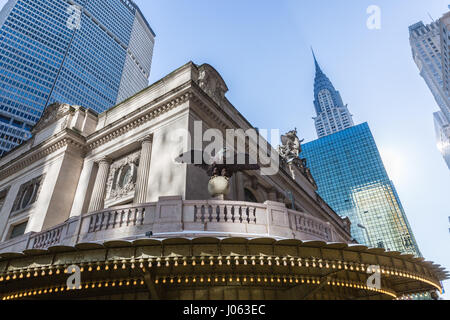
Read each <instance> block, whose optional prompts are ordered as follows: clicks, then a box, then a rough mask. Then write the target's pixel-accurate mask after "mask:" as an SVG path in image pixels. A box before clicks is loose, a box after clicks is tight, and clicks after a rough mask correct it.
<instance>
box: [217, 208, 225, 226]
mask: <svg viewBox="0 0 450 320" xmlns="http://www.w3.org/2000/svg"><path fill="white" fill-rule="evenodd" d="M217 208H218V215H217V222H225V219H226V215H227V206H224V205H218V206H217Z"/></svg>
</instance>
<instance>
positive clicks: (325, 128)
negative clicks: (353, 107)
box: [312, 50, 354, 138]
mask: <svg viewBox="0 0 450 320" xmlns="http://www.w3.org/2000/svg"><path fill="white" fill-rule="evenodd" d="M312 52H313V57H314V63H315V65H316V76H315V80H314V106H315V109H316V113H317V117H316V118H314V121H315V125H316V131H317V135H318V137H319V138H322V137H325V136H327V135H330V134H333V133H336V132H338V131H342V130H345V129H347V128H350V127H352V126H353V125H354V123H353V119H352V115H351V114H350V111H349V110H348V108H347V105H344V102H343V101H342V97H341V94H340V93H339V91H337V90H336V89H335V88H334V86H333V84H332V83H331V81H330V79H328V77H327V76H326V75H325V73H323V71H322V69H321V68H320V65H319V63H318V62H317V58H316V55H315V53H314V50H313V51H312Z"/></svg>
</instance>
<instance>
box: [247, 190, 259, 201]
mask: <svg viewBox="0 0 450 320" xmlns="http://www.w3.org/2000/svg"><path fill="white" fill-rule="evenodd" d="M244 193H245V202H253V203H258V200H257V199H256V197H255V195H254V194H253V192H251V191H250V190H248V189H247V188H245V189H244Z"/></svg>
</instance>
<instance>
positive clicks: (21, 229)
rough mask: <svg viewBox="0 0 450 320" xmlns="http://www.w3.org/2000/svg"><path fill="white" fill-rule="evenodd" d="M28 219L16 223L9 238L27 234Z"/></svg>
mask: <svg viewBox="0 0 450 320" xmlns="http://www.w3.org/2000/svg"><path fill="white" fill-rule="evenodd" d="M27 225H28V221H26V222H24V223H21V224H18V225H15V226H13V227H12V230H11V235H10V236H9V239H14V238H17V237H20V236H23V235H24V234H25V230H26V229H27Z"/></svg>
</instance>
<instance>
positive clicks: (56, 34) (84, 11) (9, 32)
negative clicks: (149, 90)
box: [0, 0, 155, 156]
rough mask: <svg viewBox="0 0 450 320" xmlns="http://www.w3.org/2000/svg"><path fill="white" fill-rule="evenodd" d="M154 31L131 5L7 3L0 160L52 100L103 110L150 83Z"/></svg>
mask: <svg viewBox="0 0 450 320" xmlns="http://www.w3.org/2000/svg"><path fill="white" fill-rule="evenodd" d="M154 37H155V34H154V33H153V31H152V30H151V28H150V26H149V25H148V23H147V22H146V20H145V18H144V17H143V16H142V14H141V12H140V10H139V8H138V7H137V6H136V5H135V4H134V3H133V2H132V1H128V0H77V1H71V0H9V1H8V2H7V4H6V5H5V7H4V8H3V9H2V11H1V12H0V156H1V155H3V154H4V153H5V152H7V151H9V150H10V149H12V148H14V147H15V146H17V145H18V144H20V143H21V142H23V141H24V140H26V139H27V138H29V137H30V130H31V128H32V127H33V125H34V124H35V123H36V122H37V121H38V119H39V117H40V115H41V114H42V112H43V110H44V109H45V107H46V106H48V105H50V104H51V103H53V102H56V101H58V102H63V103H69V104H73V105H82V106H84V107H86V108H90V109H93V110H94V111H96V112H103V111H105V110H107V109H109V108H110V107H112V106H114V105H115V104H117V103H120V102H121V101H123V100H125V99H126V98H128V97H130V96H132V95H133V94H135V93H136V92H138V91H140V90H142V89H144V88H145V87H146V86H147V85H148V78H149V74H150V67H151V61H152V56H153V47H154Z"/></svg>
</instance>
